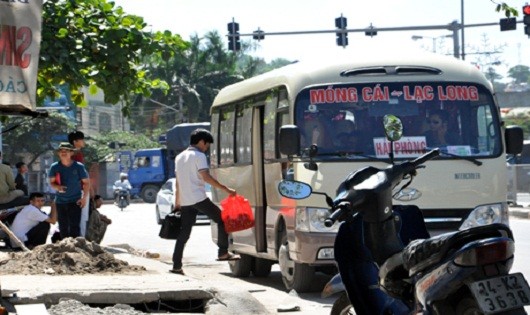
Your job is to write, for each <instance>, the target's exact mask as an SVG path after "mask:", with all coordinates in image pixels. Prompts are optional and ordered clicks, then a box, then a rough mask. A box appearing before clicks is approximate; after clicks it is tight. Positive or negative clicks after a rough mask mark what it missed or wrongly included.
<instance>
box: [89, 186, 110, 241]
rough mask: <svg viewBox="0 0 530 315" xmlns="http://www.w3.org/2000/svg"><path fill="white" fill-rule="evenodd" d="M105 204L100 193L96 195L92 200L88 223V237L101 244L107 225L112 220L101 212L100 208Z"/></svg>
mask: <svg viewBox="0 0 530 315" xmlns="http://www.w3.org/2000/svg"><path fill="white" fill-rule="evenodd" d="M101 205H103V199H101V196H100V195H95V196H94V198H93V199H91V200H90V216H89V218H88V223H87V233H86V237H85V238H86V239H87V240H88V241H91V242H94V243H98V244H100V243H101V241H102V240H103V236H105V232H106V231H107V226H108V225H109V224H111V223H112V220H111V219H109V218H108V217H107V216H105V215H103V214H101V213H100V212H99V211H98V209H99V208H100V207H101Z"/></svg>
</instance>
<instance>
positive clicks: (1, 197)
mask: <svg viewBox="0 0 530 315" xmlns="http://www.w3.org/2000/svg"><path fill="white" fill-rule="evenodd" d="M1 157H2V152H0V159H1ZM21 196H24V192H23V191H22V190H20V189H16V185H15V179H14V177H13V171H12V170H11V167H9V166H8V165H5V164H3V163H0V204H2V203H8V202H10V201H13V200H14V199H15V198H17V197H21Z"/></svg>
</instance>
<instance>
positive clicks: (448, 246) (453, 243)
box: [402, 223, 513, 276]
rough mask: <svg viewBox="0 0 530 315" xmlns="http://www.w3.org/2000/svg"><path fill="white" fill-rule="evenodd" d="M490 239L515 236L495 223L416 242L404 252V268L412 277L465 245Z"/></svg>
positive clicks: (508, 229) (506, 227)
mask: <svg viewBox="0 0 530 315" xmlns="http://www.w3.org/2000/svg"><path fill="white" fill-rule="evenodd" d="M490 237H509V238H511V239H513V234H512V231H511V230H510V228H509V227H508V226H506V225H504V224H500V223H495V224H490V225H484V226H478V227H473V228H469V229H466V230H463V231H457V232H450V233H445V234H441V235H438V236H435V237H432V238H429V239H419V240H414V241H412V242H410V243H409V244H408V245H407V247H405V249H403V251H402V256H403V267H404V268H405V269H406V270H408V271H409V275H410V276H412V275H414V274H416V273H418V272H420V271H422V270H425V269H427V268H429V267H430V266H433V265H435V264H437V263H439V262H440V261H441V260H442V259H443V258H444V257H446V256H447V255H449V254H451V253H452V252H454V251H456V250H458V249H460V248H461V247H462V246H464V245H465V244H467V243H470V242H473V241H476V240H481V239H485V238H490Z"/></svg>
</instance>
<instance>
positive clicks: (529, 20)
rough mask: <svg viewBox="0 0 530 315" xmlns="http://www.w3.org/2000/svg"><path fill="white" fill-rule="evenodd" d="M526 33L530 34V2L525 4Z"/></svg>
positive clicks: (524, 20)
mask: <svg viewBox="0 0 530 315" xmlns="http://www.w3.org/2000/svg"><path fill="white" fill-rule="evenodd" d="M523 15H524V16H523V24H524V33H525V34H526V35H528V36H530V4H526V5H524V6H523Z"/></svg>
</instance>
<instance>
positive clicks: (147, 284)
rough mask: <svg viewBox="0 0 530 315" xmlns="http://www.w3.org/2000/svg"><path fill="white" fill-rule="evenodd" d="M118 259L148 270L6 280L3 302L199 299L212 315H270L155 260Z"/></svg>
mask: <svg viewBox="0 0 530 315" xmlns="http://www.w3.org/2000/svg"><path fill="white" fill-rule="evenodd" d="M114 255H115V257H116V258H117V259H121V260H124V261H127V262H128V263H129V264H130V265H140V266H144V267H145V268H146V269H147V271H145V272H143V273H140V274H128V275H127V274H126V275H121V274H100V275H68V276H60V275H45V274H42V275H2V276H1V287H2V297H4V298H7V299H8V301H9V302H11V303H12V304H15V305H21V304H24V305H26V304H37V303H45V304H48V305H51V304H57V303H58V302H59V299H60V298H72V299H75V300H78V301H80V302H82V303H95V304H116V303H123V304H135V303H143V302H146V303H148V302H154V301H159V300H190V299H193V300H195V299H196V300H206V301H209V302H208V305H207V307H206V310H207V312H206V313H207V314H221V313H226V314H242V313H244V314H266V313H267V310H266V309H265V307H264V306H263V305H261V303H260V302H259V301H258V300H256V299H255V298H254V297H253V296H252V295H251V294H250V293H248V292H238V291H233V290H230V289H226V288H215V287H211V286H210V285H209V284H208V283H207V282H204V281H199V280H196V279H193V278H190V277H187V276H182V275H176V274H172V273H169V267H168V265H167V264H165V263H162V262H160V261H158V260H155V259H148V258H144V257H139V256H136V255H131V254H129V253H125V252H117V253H114ZM35 314H37V313H35Z"/></svg>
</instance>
